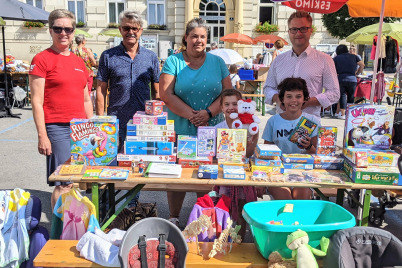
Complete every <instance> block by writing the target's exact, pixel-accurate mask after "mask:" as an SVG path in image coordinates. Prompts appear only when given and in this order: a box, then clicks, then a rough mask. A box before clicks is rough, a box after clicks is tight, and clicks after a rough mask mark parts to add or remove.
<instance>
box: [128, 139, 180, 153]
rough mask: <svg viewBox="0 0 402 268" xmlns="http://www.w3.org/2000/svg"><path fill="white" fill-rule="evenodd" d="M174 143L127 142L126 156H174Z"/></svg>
mask: <svg viewBox="0 0 402 268" xmlns="http://www.w3.org/2000/svg"><path fill="white" fill-rule="evenodd" d="M173 145H174V143H173V142H165V141H149V142H146V141H125V142H124V153H125V154H144V155H172V154H173Z"/></svg>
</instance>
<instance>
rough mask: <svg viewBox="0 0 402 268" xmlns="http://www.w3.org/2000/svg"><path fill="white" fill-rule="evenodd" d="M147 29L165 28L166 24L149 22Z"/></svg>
mask: <svg viewBox="0 0 402 268" xmlns="http://www.w3.org/2000/svg"><path fill="white" fill-rule="evenodd" d="M148 29H156V30H166V25H164V24H163V25H160V24H149V25H148Z"/></svg>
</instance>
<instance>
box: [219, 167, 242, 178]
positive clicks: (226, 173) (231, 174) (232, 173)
mask: <svg viewBox="0 0 402 268" xmlns="http://www.w3.org/2000/svg"><path fill="white" fill-rule="evenodd" d="M223 178H224V179H231V180H245V179H246V171H244V169H243V168H242V167H239V166H227V165H224V166H223Z"/></svg>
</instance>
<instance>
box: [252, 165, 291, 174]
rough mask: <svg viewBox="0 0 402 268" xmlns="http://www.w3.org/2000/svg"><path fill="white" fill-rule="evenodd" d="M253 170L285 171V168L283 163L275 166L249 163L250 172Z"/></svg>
mask: <svg viewBox="0 0 402 268" xmlns="http://www.w3.org/2000/svg"><path fill="white" fill-rule="evenodd" d="M254 171H265V172H267V173H283V172H284V171H285V168H284V166H283V165H280V166H279V167H275V166H256V165H253V164H251V172H254Z"/></svg>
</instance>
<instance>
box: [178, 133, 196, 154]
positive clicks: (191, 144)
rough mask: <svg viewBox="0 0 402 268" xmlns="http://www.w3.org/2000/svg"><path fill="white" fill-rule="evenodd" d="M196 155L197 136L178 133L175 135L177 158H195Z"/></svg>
mask: <svg viewBox="0 0 402 268" xmlns="http://www.w3.org/2000/svg"><path fill="white" fill-rule="evenodd" d="M196 157H197V136H188V135H179V136H178V137H177V158H187V159H195V158H196Z"/></svg>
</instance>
